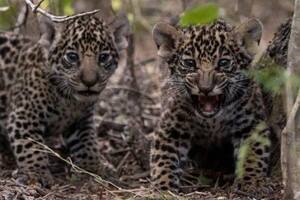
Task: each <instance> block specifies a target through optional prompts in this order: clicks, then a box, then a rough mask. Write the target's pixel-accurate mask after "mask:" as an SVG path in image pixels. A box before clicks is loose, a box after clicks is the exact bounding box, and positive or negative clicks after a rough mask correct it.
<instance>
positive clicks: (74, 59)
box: [64, 51, 79, 64]
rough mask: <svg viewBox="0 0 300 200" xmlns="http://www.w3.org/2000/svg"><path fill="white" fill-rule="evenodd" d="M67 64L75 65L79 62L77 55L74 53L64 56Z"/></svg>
mask: <svg viewBox="0 0 300 200" xmlns="http://www.w3.org/2000/svg"><path fill="white" fill-rule="evenodd" d="M64 58H65V60H66V61H67V62H68V63H69V64H75V63H77V62H78V61H79V55H78V54H77V53H76V52H73V51H72V52H67V53H66V54H65V56H64Z"/></svg>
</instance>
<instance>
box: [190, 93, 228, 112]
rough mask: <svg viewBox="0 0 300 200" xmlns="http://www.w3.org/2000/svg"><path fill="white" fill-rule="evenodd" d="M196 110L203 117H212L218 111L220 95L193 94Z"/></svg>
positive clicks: (220, 101)
mask: <svg viewBox="0 0 300 200" xmlns="http://www.w3.org/2000/svg"><path fill="white" fill-rule="evenodd" d="M192 98H193V101H194V103H195V105H196V107H197V110H198V111H199V112H200V114H202V115H203V116H205V117H212V116H214V115H216V114H217V113H218V112H219V111H220V107H221V103H222V101H223V98H222V95H212V96H207V95H193V96H192Z"/></svg>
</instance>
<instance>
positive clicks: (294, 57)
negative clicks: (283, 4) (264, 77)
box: [281, 0, 300, 200]
mask: <svg viewBox="0 0 300 200" xmlns="http://www.w3.org/2000/svg"><path fill="white" fill-rule="evenodd" d="M299 10H300V0H296V1H295V7H294V16H293V21H292V27H291V35H290V40H289V45H288V62H287V74H288V81H287V83H286V106H287V115H288V122H287V124H286V127H285V129H284V131H283V132H282V136H281V167H282V175H283V185H284V199H289V200H290V199H299V198H300V177H299V174H300V167H299V162H300V157H299V153H300V149H299V148H297V147H299V144H300V140H299V138H300V133H299V121H300V111H299V102H300V95H299V91H298V96H297V99H296V100H295V97H296V95H297V94H295V92H294V90H293V85H292V80H291V75H292V74H296V75H297V76H299V75H300V68H299V66H300V60H299V55H300V42H299V37H300V12H299ZM294 102H295V103H294Z"/></svg>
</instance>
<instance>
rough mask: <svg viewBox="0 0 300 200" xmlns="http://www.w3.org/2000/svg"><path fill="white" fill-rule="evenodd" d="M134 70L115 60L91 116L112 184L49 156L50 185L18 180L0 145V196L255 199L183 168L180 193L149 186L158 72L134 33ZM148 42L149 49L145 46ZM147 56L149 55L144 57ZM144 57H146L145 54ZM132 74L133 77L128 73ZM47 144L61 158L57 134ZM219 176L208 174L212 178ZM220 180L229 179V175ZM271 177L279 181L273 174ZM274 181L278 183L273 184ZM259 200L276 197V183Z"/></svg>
mask: <svg viewBox="0 0 300 200" xmlns="http://www.w3.org/2000/svg"><path fill="white" fill-rule="evenodd" d="M137 40H140V41H137V42H136V43H138V44H143V45H140V46H138V47H137V49H136V52H142V54H141V53H138V54H137V55H136V58H135V59H134V60H136V63H135V74H134V76H133V75H132V71H131V70H130V68H128V67H126V66H127V65H126V63H121V64H120V67H119V69H118V71H117V72H116V74H115V76H114V77H112V79H111V83H109V84H108V87H107V89H106V90H105V91H104V92H103V93H102V95H101V99H100V102H99V109H98V113H99V117H97V120H96V121H97V124H98V132H99V145H100V146H101V152H102V153H103V155H104V156H105V158H106V159H107V160H108V161H109V162H110V164H111V165H112V166H113V167H114V169H115V170H116V172H117V174H118V176H119V177H120V179H119V180H118V183H115V182H114V180H109V179H110V178H111V177H107V178H108V180H109V181H111V182H112V183H115V184H116V185H118V186H117V187H115V186H113V185H112V184H109V183H107V182H105V181H103V180H101V178H99V177H98V178H96V179H95V178H94V177H89V176H90V175H87V177H89V178H87V177H85V178H82V177H81V176H80V177H81V178H80V177H78V176H77V175H78V173H79V172H75V173H74V172H71V171H74V170H72V167H71V166H70V165H68V164H67V163H66V162H65V161H63V160H61V159H60V158H57V157H56V156H55V155H54V154H53V153H51V152H50V153H49V155H50V161H51V162H50V168H51V171H52V172H53V175H54V176H55V183H56V184H55V185H53V186H51V188H43V187H40V186H39V185H36V184H35V185H22V184H20V183H18V181H16V180H15V179H14V178H12V177H13V174H15V172H16V171H15V169H16V165H15V163H14V160H13V156H12V154H10V153H9V152H8V150H7V148H5V147H4V148H0V200H2V199H3V200H4V199H5V200H18V199H20V200H21V199H22V200H32V199H41V200H42V199H47V200H55V199H59V200H63V199H64V200H68V199H70V200H71V199H78V200H79V199H80V200H81V199H82V200H85V199H87V200H88V199H95V200H96V199H97V200H100V199H103V200H105V199H132V200H134V199H164V200H169V199H170V200H171V199H180V200H181V199H182V200H185V199H191V200H192V199H203V200H208V199H217V200H223V199H235V200H239V199H255V198H253V197H246V196H245V194H243V193H236V192H233V191H232V190H231V183H230V181H228V182H226V181H225V183H223V184H222V186H220V185H219V180H220V179H219V178H216V181H213V182H212V181H210V180H209V179H207V178H205V177H204V176H203V175H201V173H199V172H197V173H196V174H195V171H193V169H192V168H189V169H188V170H187V172H186V173H185V176H184V177H185V181H184V185H183V188H182V190H183V191H184V192H185V194H182V195H180V196H176V195H174V194H171V193H167V194H165V193H161V192H159V191H155V192H154V191H151V190H150V189H148V188H150V186H151V185H150V184H149V167H148V161H149V138H151V133H152V132H153V131H154V127H155V125H156V123H157V121H158V118H159V114H160V101H159V99H160V98H159V96H160V91H159V84H160V80H159V77H160V75H161V71H160V70H159V69H158V67H156V61H155V56H154V55H156V52H155V48H154V46H153V44H152V40H151V39H150V38H148V39H141V38H137ZM145 46H146V47H149V48H145ZM149 55H152V56H153V57H149ZM145 58H146V59H145ZM134 77H135V78H134ZM47 145H48V146H49V147H50V148H51V149H52V150H53V151H55V152H58V153H59V154H60V155H62V157H65V156H64V155H65V152H66V151H65V149H64V146H63V143H62V141H61V138H59V137H52V138H49V142H48V143H47ZM217 176H219V175H218V174H214V177H217ZM222 179H224V180H225V179H228V180H232V176H227V178H224V177H222ZM272 182H277V183H278V184H279V183H280V179H279V178H278V177H276V176H275V177H274V178H272ZM279 185H280V184H279ZM265 199H274V200H276V199H282V195H281V187H278V188H276V191H274V193H273V194H272V195H269V196H268V197H267V198H265Z"/></svg>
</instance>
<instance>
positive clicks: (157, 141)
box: [150, 19, 271, 191]
mask: <svg viewBox="0 0 300 200" xmlns="http://www.w3.org/2000/svg"><path fill="white" fill-rule="evenodd" d="M261 35H262V24H261V23H260V22H259V21H258V20H256V19H250V20H249V21H246V22H244V23H242V24H241V25H239V26H237V27H233V26H231V25H229V24H228V23H226V22H224V21H223V20H217V21H216V22H214V23H212V24H209V25H203V26H190V27H187V28H180V27H174V26H172V25H170V24H167V23H159V24H157V25H156V26H155V27H154V29H153V38H154V41H155V43H156V45H157V47H158V56H159V57H160V60H161V62H162V63H163V65H166V66H168V75H167V77H166V78H165V81H164V83H163V86H162V94H163V95H162V102H163V103H162V114H161V117H160V121H159V125H158V128H157V129H156V132H155V134H154V140H153V142H152V147H151V161H150V162H151V165H150V167H151V180H152V183H153V185H154V187H156V188H158V189H161V190H172V191H178V189H179V188H180V178H181V171H182V167H181V166H183V164H184V162H185V161H186V160H187V158H188V153H189V151H190V149H191V148H192V147H194V146H198V147H200V148H201V149H207V150H211V149H222V147H223V146H231V147H232V157H233V160H235V183H236V186H237V187H238V189H241V190H245V191H256V190H261V191H266V190H267V188H268V185H265V184H266V181H265V178H266V176H267V171H268V167H269V164H268V162H269V157H270V146H271V139H270V136H271V131H270V129H269V126H268V124H267V120H266V118H267V114H266V109H265V106H264V103H263V98H262V92H261V88H260V87H259V85H258V84H257V83H256V82H255V81H254V80H253V79H252V78H251V77H250V75H249V74H248V73H247V70H248V69H249V67H250V63H251V61H252V60H253V58H254V56H255V54H256V52H257V49H258V45H259V42H260V39H261ZM220 155H221V154H220ZM198 157H200V159H201V155H198ZM210 159H221V158H220V157H213V158H210ZM228 162H230V161H228ZM265 186H266V187H265ZM265 189H266V190H265ZM267 191H268V190H267Z"/></svg>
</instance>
